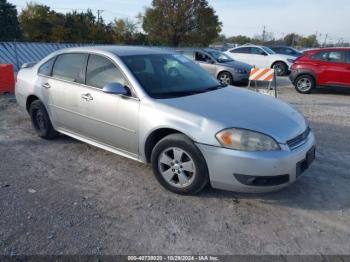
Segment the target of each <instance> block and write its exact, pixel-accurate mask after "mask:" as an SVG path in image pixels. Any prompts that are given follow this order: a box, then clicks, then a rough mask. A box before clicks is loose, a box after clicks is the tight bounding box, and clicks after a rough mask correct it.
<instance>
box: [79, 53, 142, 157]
mask: <svg viewBox="0 0 350 262" xmlns="http://www.w3.org/2000/svg"><path fill="white" fill-rule="evenodd" d="M85 79H86V80H85V86H84V88H83V90H81V93H80V95H81V96H86V97H89V99H87V100H85V101H84V110H85V112H86V125H85V133H87V135H88V136H89V137H90V138H91V139H93V140H95V141H97V142H99V143H101V144H104V145H107V146H112V147H114V148H117V149H118V150H122V151H125V152H126V153H128V154H130V153H132V154H134V156H135V157H137V155H138V130H137V129H138V114H139V104H140V102H139V99H138V98H136V96H135V94H133V92H132V89H131V85H130V84H129V82H128V80H127V79H126V77H125V76H124V75H123V73H122V72H121V70H120V69H119V67H117V65H116V64H115V62H113V61H112V60H110V59H109V58H107V57H104V56H101V55H97V54H96V55H95V54H90V55H89V58H88V62H87V68H86V76H85ZM116 82H118V83H121V84H122V85H124V86H127V87H128V88H129V89H130V90H131V93H130V95H128V96H121V95H116V94H108V93H104V92H103V91H102V89H103V87H104V86H105V85H106V84H109V83H116Z"/></svg>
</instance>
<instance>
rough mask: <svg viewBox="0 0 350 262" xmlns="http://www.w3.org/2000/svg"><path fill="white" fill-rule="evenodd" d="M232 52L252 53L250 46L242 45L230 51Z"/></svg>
mask: <svg viewBox="0 0 350 262" xmlns="http://www.w3.org/2000/svg"><path fill="white" fill-rule="evenodd" d="M230 53H237V54H250V47H240V48H236V49H233V50H231V51H230Z"/></svg>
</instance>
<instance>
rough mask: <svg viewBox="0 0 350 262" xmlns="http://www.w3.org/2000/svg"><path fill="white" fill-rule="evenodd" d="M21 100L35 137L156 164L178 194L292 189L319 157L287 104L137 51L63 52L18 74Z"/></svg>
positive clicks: (160, 53) (179, 59) (178, 61)
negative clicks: (70, 140)
mask: <svg viewBox="0 0 350 262" xmlns="http://www.w3.org/2000/svg"><path fill="white" fill-rule="evenodd" d="M17 80H18V81H17V85H16V98H17V101H18V103H19V105H21V106H22V107H23V108H24V109H26V110H27V111H28V112H29V114H30V117H31V119H32V123H33V126H34V128H35V130H36V132H37V133H38V135H39V136H40V137H42V138H45V139H53V138H55V137H56V136H57V135H58V133H62V134H66V135H68V136H71V137H74V138H76V139H79V140H81V141H84V142H87V143H89V144H92V145H94V146H97V147H100V148H103V149H106V150H108V151H111V152H113V153H116V154H119V155H122V156H125V157H128V158H132V159H135V160H137V161H141V162H144V163H147V162H151V163H152V166H153V171H154V174H155V176H156V178H157V179H158V180H159V182H160V183H161V184H162V185H163V186H164V187H165V188H167V189H169V190H171V191H173V192H176V193H181V194H190V193H196V192H199V191H200V190H201V189H202V188H203V187H204V186H205V185H206V184H207V183H208V182H209V181H210V183H211V185H212V186H213V187H214V188H219V189H226V190H235V191H244V192H258V191H260V192H262V191H271V190H275V189H279V188H282V187H284V186H287V185H289V184H290V183H292V182H294V181H295V180H296V178H297V177H299V175H301V174H302V173H303V171H305V169H307V168H308V167H309V165H310V164H311V162H312V161H313V159H314V156H315V139H314V135H313V133H312V132H311V130H310V129H309V127H308V123H307V121H306V120H305V118H304V117H303V116H302V115H301V114H300V113H298V112H297V111H296V110H294V109H293V108H292V107H290V106H289V105H287V104H286V103H284V102H281V101H279V100H277V99H274V98H271V97H269V96H265V95H261V94H258V93H256V92H252V91H247V90H242V89H239V88H235V87H232V86H224V85H222V84H221V83H220V82H219V81H218V80H217V79H216V78H214V77H212V76H211V75H210V74H208V73H207V72H206V71H205V70H203V69H202V68H201V67H200V66H198V65H196V64H195V63H193V62H192V61H190V60H189V59H188V58H186V57H184V56H182V55H180V54H178V53H172V52H169V51H164V50H158V49H149V48H139V47H115V46H103V47H84V48H72V49H65V50H61V51H57V52H55V53H53V54H51V55H49V56H48V57H46V58H44V59H43V60H42V61H40V62H39V63H37V64H35V65H33V64H30V65H26V66H25V68H23V69H21V70H20V71H19V73H18V78H17Z"/></svg>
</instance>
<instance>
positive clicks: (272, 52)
mask: <svg viewBox="0 0 350 262" xmlns="http://www.w3.org/2000/svg"><path fill="white" fill-rule="evenodd" d="M261 48H262V49H264V51H265V52H266V53H268V54H269V55H273V54H276V52H275V51H272V50H271V49H270V48H268V47H266V46H262V47H261Z"/></svg>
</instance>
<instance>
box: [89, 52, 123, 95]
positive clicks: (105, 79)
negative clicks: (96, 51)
mask: <svg viewBox="0 0 350 262" xmlns="http://www.w3.org/2000/svg"><path fill="white" fill-rule="evenodd" d="M110 83H120V84H122V85H127V83H126V80H125V78H124V76H123V75H122V73H121V72H120V70H119V69H118V68H117V67H116V66H115V65H114V64H113V63H112V62H111V61H110V60H109V59H107V58H105V57H102V56H99V55H90V56H89V61H88V64H87V69H86V84H87V85H89V86H93V87H97V88H103V87H104V86H105V85H107V84H110Z"/></svg>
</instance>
